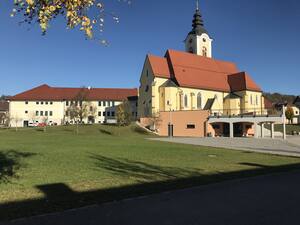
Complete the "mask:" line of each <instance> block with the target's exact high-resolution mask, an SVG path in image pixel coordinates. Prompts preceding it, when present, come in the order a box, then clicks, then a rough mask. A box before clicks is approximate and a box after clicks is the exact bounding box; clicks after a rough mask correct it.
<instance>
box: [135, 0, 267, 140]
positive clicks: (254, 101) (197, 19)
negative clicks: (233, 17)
mask: <svg viewBox="0 0 300 225" xmlns="http://www.w3.org/2000/svg"><path fill="white" fill-rule="evenodd" d="M184 42H185V51H177V50H171V49H169V50H167V51H166V53H165V55H164V56H154V55H147V56H146V59H145V63H144V67H143V70H142V73H141V77H140V87H139V100H138V117H139V118H140V121H141V122H142V121H144V122H145V121H147V118H148V119H149V118H154V117H160V121H161V122H160V126H157V127H159V128H158V129H157V132H158V133H159V134H160V135H163V136H165V135H168V134H170V126H171V127H172V129H173V128H174V131H173V130H172V135H174V136H207V135H208V134H212V135H217V134H218V135H220V136H223V135H226V133H228V132H229V131H228V128H227V127H226V126H227V125H226V124H212V125H211V124H207V125H203V123H206V122H207V121H206V120H207V118H208V117H209V116H218V117H219V116H228V117H233V116H240V115H262V114H264V113H265V105H264V97H263V95H262V89H261V88H260V86H259V85H258V84H257V83H256V82H255V81H254V80H253V79H252V78H251V76H250V75H249V74H248V73H247V72H245V71H240V70H239V69H238V67H237V65H236V64H235V63H232V62H228V61H224V60H218V59H215V58H213V53H212V52H213V51H212V48H213V39H212V38H211V37H210V35H209V32H208V31H207V30H206V28H205V27H204V22H203V19H202V15H201V13H200V10H199V7H198V5H197V8H196V12H195V14H194V16H193V21H192V30H191V31H190V32H189V33H188V34H187V37H186V39H185V41H184ZM192 118H195V119H192ZM199 118H202V119H201V121H200V119H199ZM202 120H203V121H202ZM182 123H183V124H182ZM179 127H180V130H179ZM176 128H177V131H176ZM234 129H235V131H236V130H238V131H237V132H238V133H239V134H240V135H241V136H242V135H243V136H246V135H254V132H253V124H249V123H242V124H239V127H237V128H236V127H235V128H234ZM174 132H175V133H177V134H175V133H174Z"/></svg>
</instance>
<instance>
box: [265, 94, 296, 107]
mask: <svg viewBox="0 0 300 225" xmlns="http://www.w3.org/2000/svg"><path fill="white" fill-rule="evenodd" d="M264 96H265V97H266V98H267V99H269V100H270V101H271V102H272V103H279V102H287V103H288V104H293V102H294V100H295V99H296V97H297V96H295V95H284V94H280V93H264Z"/></svg>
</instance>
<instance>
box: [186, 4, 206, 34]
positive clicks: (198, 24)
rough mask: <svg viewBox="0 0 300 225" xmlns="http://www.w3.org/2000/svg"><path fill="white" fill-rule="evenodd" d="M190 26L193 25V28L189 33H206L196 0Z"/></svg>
mask: <svg viewBox="0 0 300 225" xmlns="http://www.w3.org/2000/svg"><path fill="white" fill-rule="evenodd" d="M192 27H193V30H192V31H191V32H190V33H194V34H198V35H201V34H203V33H206V34H207V31H206V30H205V28H204V22H203V19H202V15H201V13H200V10H199V1H197V5H196V12H195V14H194V19H193V25H192Z"/></svg>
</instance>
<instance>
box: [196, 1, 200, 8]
mask: <svg viewBox="0 0 300 225" xmlns="http://www.w3.org/2000/svg"><path fill="white" fill-rule="evenodd" d="M196 10H199V0H196Z"/></svg>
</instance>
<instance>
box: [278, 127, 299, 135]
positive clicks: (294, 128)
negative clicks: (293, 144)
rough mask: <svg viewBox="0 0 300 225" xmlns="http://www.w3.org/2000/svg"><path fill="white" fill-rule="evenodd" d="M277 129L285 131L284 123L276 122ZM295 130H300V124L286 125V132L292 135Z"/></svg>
mask: <svg viewBox="0 0 300 225" xmlns="http://www.w3.org/2000/svg"><path fill="white" fill-rule="evenodd" d="M275 131H280V132H282V131H283V127H282V125H279V124H276V125H275ZM293 131H296V132H300V125H294V124H287V125H286V133H287V134H290V135H291V134H293Z"/></svg>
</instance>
